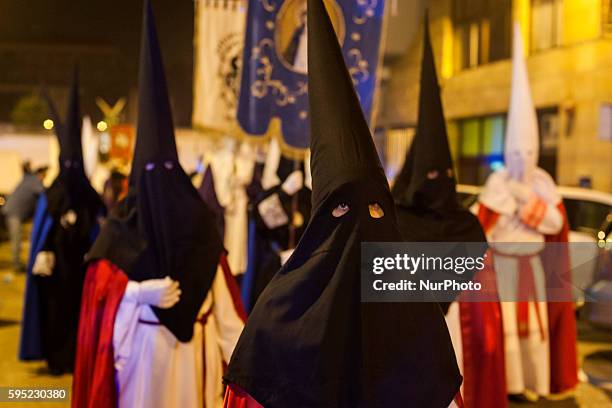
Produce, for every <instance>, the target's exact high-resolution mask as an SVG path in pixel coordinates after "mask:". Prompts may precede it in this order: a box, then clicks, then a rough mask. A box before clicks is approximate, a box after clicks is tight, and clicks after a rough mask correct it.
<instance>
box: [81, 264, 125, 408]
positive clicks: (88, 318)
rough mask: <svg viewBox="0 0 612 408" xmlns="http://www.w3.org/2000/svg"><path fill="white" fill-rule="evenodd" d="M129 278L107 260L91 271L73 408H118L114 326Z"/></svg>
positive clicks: (84, 298) (83, 307) (85, 293)
mask: <svg viewBox="0 0 612 408" xmlns="http://www.w3.org/2000/svg"><path fill="white" fill-rule="evenodd" d="M127 283H128V277H127V276H126V275H125V274H124V273H123V272H122V271H121V270H120V269H119V268H118V267H117V266H115V265H113V264H112V263H110V262H109V261H106V260H99V261H95V262H92V263H91V265H89V267H88V268H87V274H86V276H85V284H84V286H83V295H82V301H81V315H80V319H79V332H78V337H77V354H76V364H75V369H74V377H73V385H72V407H73V408H114V407H116V406H117V390H116V386H115V367H114V357H113V326H114V324H115V316H116V314H117V309H118V308H119V304H120V303H121V298H122V297H123V293H124V292H125V287H126V286H127Z"/></svg>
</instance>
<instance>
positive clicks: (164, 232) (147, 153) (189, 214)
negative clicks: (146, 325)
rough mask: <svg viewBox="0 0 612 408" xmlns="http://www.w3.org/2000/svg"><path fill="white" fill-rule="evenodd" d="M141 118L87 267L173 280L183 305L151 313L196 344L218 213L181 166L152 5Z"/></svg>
mask: <svg viewBox="0 0 612 408" xmlns="http://www.w3.org/2000/svg"><path fill="white" fill-rule="evenodd" d="M138 100H139V112H138V131H137V141H136V147H135V151H134V162H133V164H132V173H131V175H130V184H129V190H128V195H127V197H126V198H125V200H123V202H121V203H120V204H118V205H117V207H116V208H115V210H114V211H113V213H112V214H111V216H110V217H109V220H108V221H107V222H106V224H105V225H104V228H103V229H102V231H101V233H100V236H99V238H98V239H97V240H96V242H95V244H94V247H93V248H92V250H91V252H90V254H89V256H88V259H90V260H91V259H97V258H105V259H108V260H110V261H111V262H113V263H115V264H116V265H117V266H119V267H120V268H121V269H123V270H124V271H125V272H126V273H127V275H128V276H129V278H130V279H131V280H135V281H144V280H147V279H157V278H164V277H166V276H170V277H171V278H172V279H174V280H177V281H179V283H180V288H181V291H182V294H181V299H180V301H179V302H178V303H177V304H176V305H175V306H173V307H172V308H170V309H165V310H162V309H158V308H155V307H153V311H154V312H155V314H156V316H157V317H158V318H159V320H160V322H161V324H163V325H164V326H166V327H167V328H168V329H169V330H170V331H171V332H172V333H173V334H174V335H175V336H176V338H177V339H178V340H179V341H182V342H187V341H190V340H191V338H192V337H193V326H194V323H195V321H196V318H197V315H198V312H199V310H200V307H201V306H202V303H203V302H204V299H205V298H206V295H207V293H208V290H209V289H210V287H211V285H212V282H213V278H214V276H215V273H216V268H217V264H218V261H219V256H220V254H221V252H222V250H223V243H222V240H221V237H220V235H219V233H218V231H217V229H216V225H215V218H214V215H213V213H212V212H211V211H210V210H209V209H208V207H207V206H206V205H205V204H204V202H203V201H202V199H201V198H200V196H199V194H198V192H197V190H196V189H195V187H193V185H192V184H191V181H190V180H189V177H188V176H187V174H185V172H184V170H183V169H182V167H181V166H180V164H179V162H178V154H177V150H176V143H175V138H174V127H173V124H172V113H171V110H170V101H169V99H168V91H167V88H166V79H165V75H164V70H163V64H162V58H161V53H160V49H159V44H158V40H157V33H156V30H155V25H154V19H153V13H152V10H151V6H150V3H149V1H148V0H147V1H145V6H144V18H143V32H142V43H141V55H140V77H139V98H138Z"/></svg>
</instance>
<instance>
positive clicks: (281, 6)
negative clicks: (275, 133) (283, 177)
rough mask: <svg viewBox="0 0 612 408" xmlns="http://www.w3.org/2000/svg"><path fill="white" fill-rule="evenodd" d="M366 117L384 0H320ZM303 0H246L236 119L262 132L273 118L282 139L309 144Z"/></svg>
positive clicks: (371, 101) (293, 145)
mask: <svg viewBox="0 0 612 408" xmlns="http://www.w3.org/2000/svg"><path fill="white" fill-rule="evenodd" d="M325 5H326V7H327V11H328V12H329V14H330V17H331V19H332V22H333V24H334V28H335V30H336V35H337V36H338V39H339V41H340V43H341V44H342V52H343V54H344V59H345V61H346V65H347V67H348V69H349V72H350V73H351V76H352V77H353V82H354V84H355V88H356V90H357V93H358V95H359V98H360V100H361V107H362V109H363V111H364V113H365V116H366V118H368V119H370V117H371V116H372V111H373V105H374V93H375V88H376V85H377V79H376V70H377V69H378V65H379V64H378V63H379V55H380V46H381V45H380V44H381V31H382V25H383V14H384V0H325ZM306 15H307V12H306V0H250V1H249V4H248V12H247V27H246V38H245V47H244V58H243V69H242V81H241V85H240V98H239V101H238V113H237V117H238V123H239V124H240V127H241V128H242V130H243V131H244V132H245V133H246V134H248V135H250V136H260V137H261V136H266V135H269V134H270V132H271V131H272V129H273V126H271V124H272V123H273V122H276V121H278V122H279V124H278V127H277V129H278V130H280V136H282V141H281V144H282V145H284V146H285V147H287V146H288V147H290V148H295V149H306V148H308V147H309V143H310V141H309V134H310V133H309V131H310V122H309V119H308V78H307V54H306V49H307V35H306V33H307V29H306V24H307V22H306Z"/></svg>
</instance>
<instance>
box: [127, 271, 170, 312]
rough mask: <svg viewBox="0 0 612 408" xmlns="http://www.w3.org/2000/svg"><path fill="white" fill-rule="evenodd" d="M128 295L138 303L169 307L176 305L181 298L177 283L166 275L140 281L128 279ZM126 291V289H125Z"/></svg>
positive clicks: (163, 307) (161, 307)
mask: <svg viewBox="0 0 612 408" xmlns="http://www.w3.org/2000/svg"><path fill="white" fill-rule="evenodd" d="M129 285H130V288H129V289H130V292H132V291H133V293H132V294H131V296H130V297H133V298H135V299H136V301H137V302H138V303H144V304H147V305H151V306H155V307H159V308H160V309H170V308H171V307H172V306H174V305H176V304H177V303H178V301H179V299H180V298H181V289H180V288H179V283H178V282H177V281H174V280H172V279H170V277H169V276H166V277H165V278H164V279H149V280H146V281H142V282H134V281H130V282H129ZM126 292H127V291H126Z"/></svg>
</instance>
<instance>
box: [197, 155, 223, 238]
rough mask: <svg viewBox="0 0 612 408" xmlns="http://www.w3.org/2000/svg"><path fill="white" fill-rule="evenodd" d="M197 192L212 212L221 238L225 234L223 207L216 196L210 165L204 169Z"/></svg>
mask: <svg viewBox="0 0 612 408" xmlns="http://www.w3.org/2000/svg"><path fill="white" fill-rule="evenodd" d="M198 193H200V197H202V200H204V202H205V203H206V205H207V206H208V208H209V209H210V211H211V212H212V213H213V214H214V216H215V224H216V227H217V231H219V236H221V238H223V237H224V236H225V209H224V208H223V206H222V205H221V203H219V199H218V198H217V191H216V190H215V179H214V177H213V172H212V168H211V167H210V166H208V167H207V168H206V170H205V171H204V176H203V177H202V183H200V188H198Z"/></svg>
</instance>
